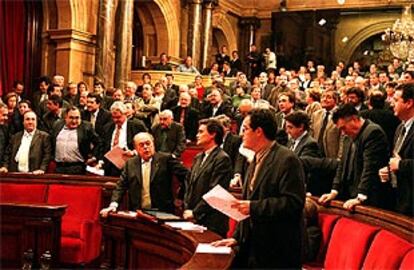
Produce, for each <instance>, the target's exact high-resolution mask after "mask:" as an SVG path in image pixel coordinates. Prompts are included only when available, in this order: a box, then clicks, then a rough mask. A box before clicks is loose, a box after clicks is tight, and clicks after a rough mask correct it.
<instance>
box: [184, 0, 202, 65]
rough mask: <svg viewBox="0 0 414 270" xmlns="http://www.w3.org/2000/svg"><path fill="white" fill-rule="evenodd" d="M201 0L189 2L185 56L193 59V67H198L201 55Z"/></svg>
mask: <svg viewBox="0 0 414 270" xmlns="http://www.w3.org/2000/svg"><path fill="white" fill-rule="evenodd" d="M202 2H203V1H202V0H189V4H190V12H189V24H188V28H189V29H188V39H187V40H188V50H187V54H188V55H189V56H191V57H192V58H193V65H194V66H196V67H197V68H199V67H200V59H201V57H200V55H201V26H202V24H201V11H202Z"/></svg>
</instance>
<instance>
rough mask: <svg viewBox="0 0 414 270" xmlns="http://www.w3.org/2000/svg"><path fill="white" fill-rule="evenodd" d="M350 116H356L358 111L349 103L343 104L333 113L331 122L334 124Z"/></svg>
mask: <svg viewBox="0 0 414 270" xmlns="http://www.w3.org/2000/svg"><path fill="white" fill-rule="evenodd" d="M350 116H358V111H357V109H355V107H354V106H353V105H352V104H350V103H345V104H343V105H341V106H339V108H338V109H337V110H336V111H335V112H334V113H333V115H332V120H333V122H334V123H335V124H336V123H337V122H338V120H339V119H343V118H346V117H350Z"/></svg>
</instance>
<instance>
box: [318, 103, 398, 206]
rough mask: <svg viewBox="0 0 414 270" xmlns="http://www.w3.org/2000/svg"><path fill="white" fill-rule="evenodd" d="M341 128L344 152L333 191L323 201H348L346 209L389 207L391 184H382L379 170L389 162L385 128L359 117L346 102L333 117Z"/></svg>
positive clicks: (321, 199) (323, 196) (321, 200)
mask: <svg viewBox="0 0 414 270" xmlns="http://www.w3.org/2000/svg"><path fill="white" fill-rule="evenodd" d="M332 119H333V121H334V123H335V125H336V126H337V127H338V129H339V130H340V131H341V132H342V133H344V134H346V135H347V136H345V138H344V146H343V147H344V150H343V151H344V152H343V155H342V159H341V162H339V165H338V168H337V171H336V176H335V178H334V180H333V184H332V191H331V193H327V194H324V195H322V196H321V197H320V199H319V201H320V202H321V203H326V202H328V201H330V200H333V199H335V198H336V197H337V196H338V195H339V198H340V199H341V200H345V203H344V208H346V209H353V208H354V207H355V206H356V205H359V204H362V203H364V204H368V205H372V206H376V207H381V208H385V209H387V208H390V207H391V204H392V200H391V195H392V193H391V186H390V185H389V184H388V183H381V181H380V178H379V176H378V170H379V169H380V168H382V167H384V166H385V165H386V164H387V161H388V155H389V154H388V153H389V152H388V151H389V150H388V143H387V137H386V135H385V133H384V131H383V130H382V129H381V127H380V126H378V125H377V124H374V123H372V122H371V121H370V120H364V119H362V118H360V117H359V116H358V111H357V110H356V109H355V107H354V106H353V105H352V104H349V103H348V104H345V105H343V106H341V107H339V108H338V110H337V111H336V112H334V114H333V117H332Z"/></svg>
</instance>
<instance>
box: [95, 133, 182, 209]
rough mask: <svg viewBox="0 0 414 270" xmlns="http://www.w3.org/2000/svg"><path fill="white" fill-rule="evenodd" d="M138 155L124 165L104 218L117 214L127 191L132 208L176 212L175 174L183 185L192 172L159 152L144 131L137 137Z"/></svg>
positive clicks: (167, 155) (152, 139) (169, 156)
mask: <svg viewBox="0 0 414 270" xmlns="http://www.w3.org/2000/svg"><path fill="white" fill-rule="evenodd" d="M134 143H135V150H136V151H137V153H138V155H137V156H135V157H133V158H131V159H129V160H128V161H127V163H126V164H125V167H124V169H123V171H122V174H121V177H120V179H119V181H118V183H117V185H116V189H115V190H114V191H113V192H112V198H111V204H110V205H109V207H108V208H105V209H102V210H101V215H102V216H103V217H106V216H107V215H108V213H110V212H115V211H116V209H117V208H118V205H119V203H120V202H121V201H122V197H123V196H124V194H125V192H126V191H128V200H129V209H130V210H132V211H136V210H138V209H150V208H156V209H159V210H161V211H165V212H170V213H173V211H174V204H173V202H174V200H173V199H174V198H173V194H172V180H173V175H174V176H176V177H177V178H178V179H179V180H180V181H181V182H184V179H185V178H186V177H187V174H188V173H189V172H188V170H187V169H186V168H185V167H184V166H183V165H182V164H181V162H180V161H179V160H177V159H175V158H173V156H172V155H170V154H167V153H156V152H155V147H154V138H153V137H152V135H151V134H149V133H146V132H141V133H138V134H137V135H135V137H134Z"/></svg>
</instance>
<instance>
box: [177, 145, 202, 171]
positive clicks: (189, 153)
mask: <svg viewBox="0 0 414 270" xmlns="http://www.w3.org/2000/svg"><path fill="white" fill-rule="evenodd" d="M201 151H202V149H201V148H199V147H194V146H189V147H187V148H186V149H185V150H184V152H183V153H182V154H181V160H182V161H183V165H184V166H185V167H186V168H191V165H192V164H193V159H194V157H195V156H196V155H197V154H198V153H200V152H201Z"/></svg>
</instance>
